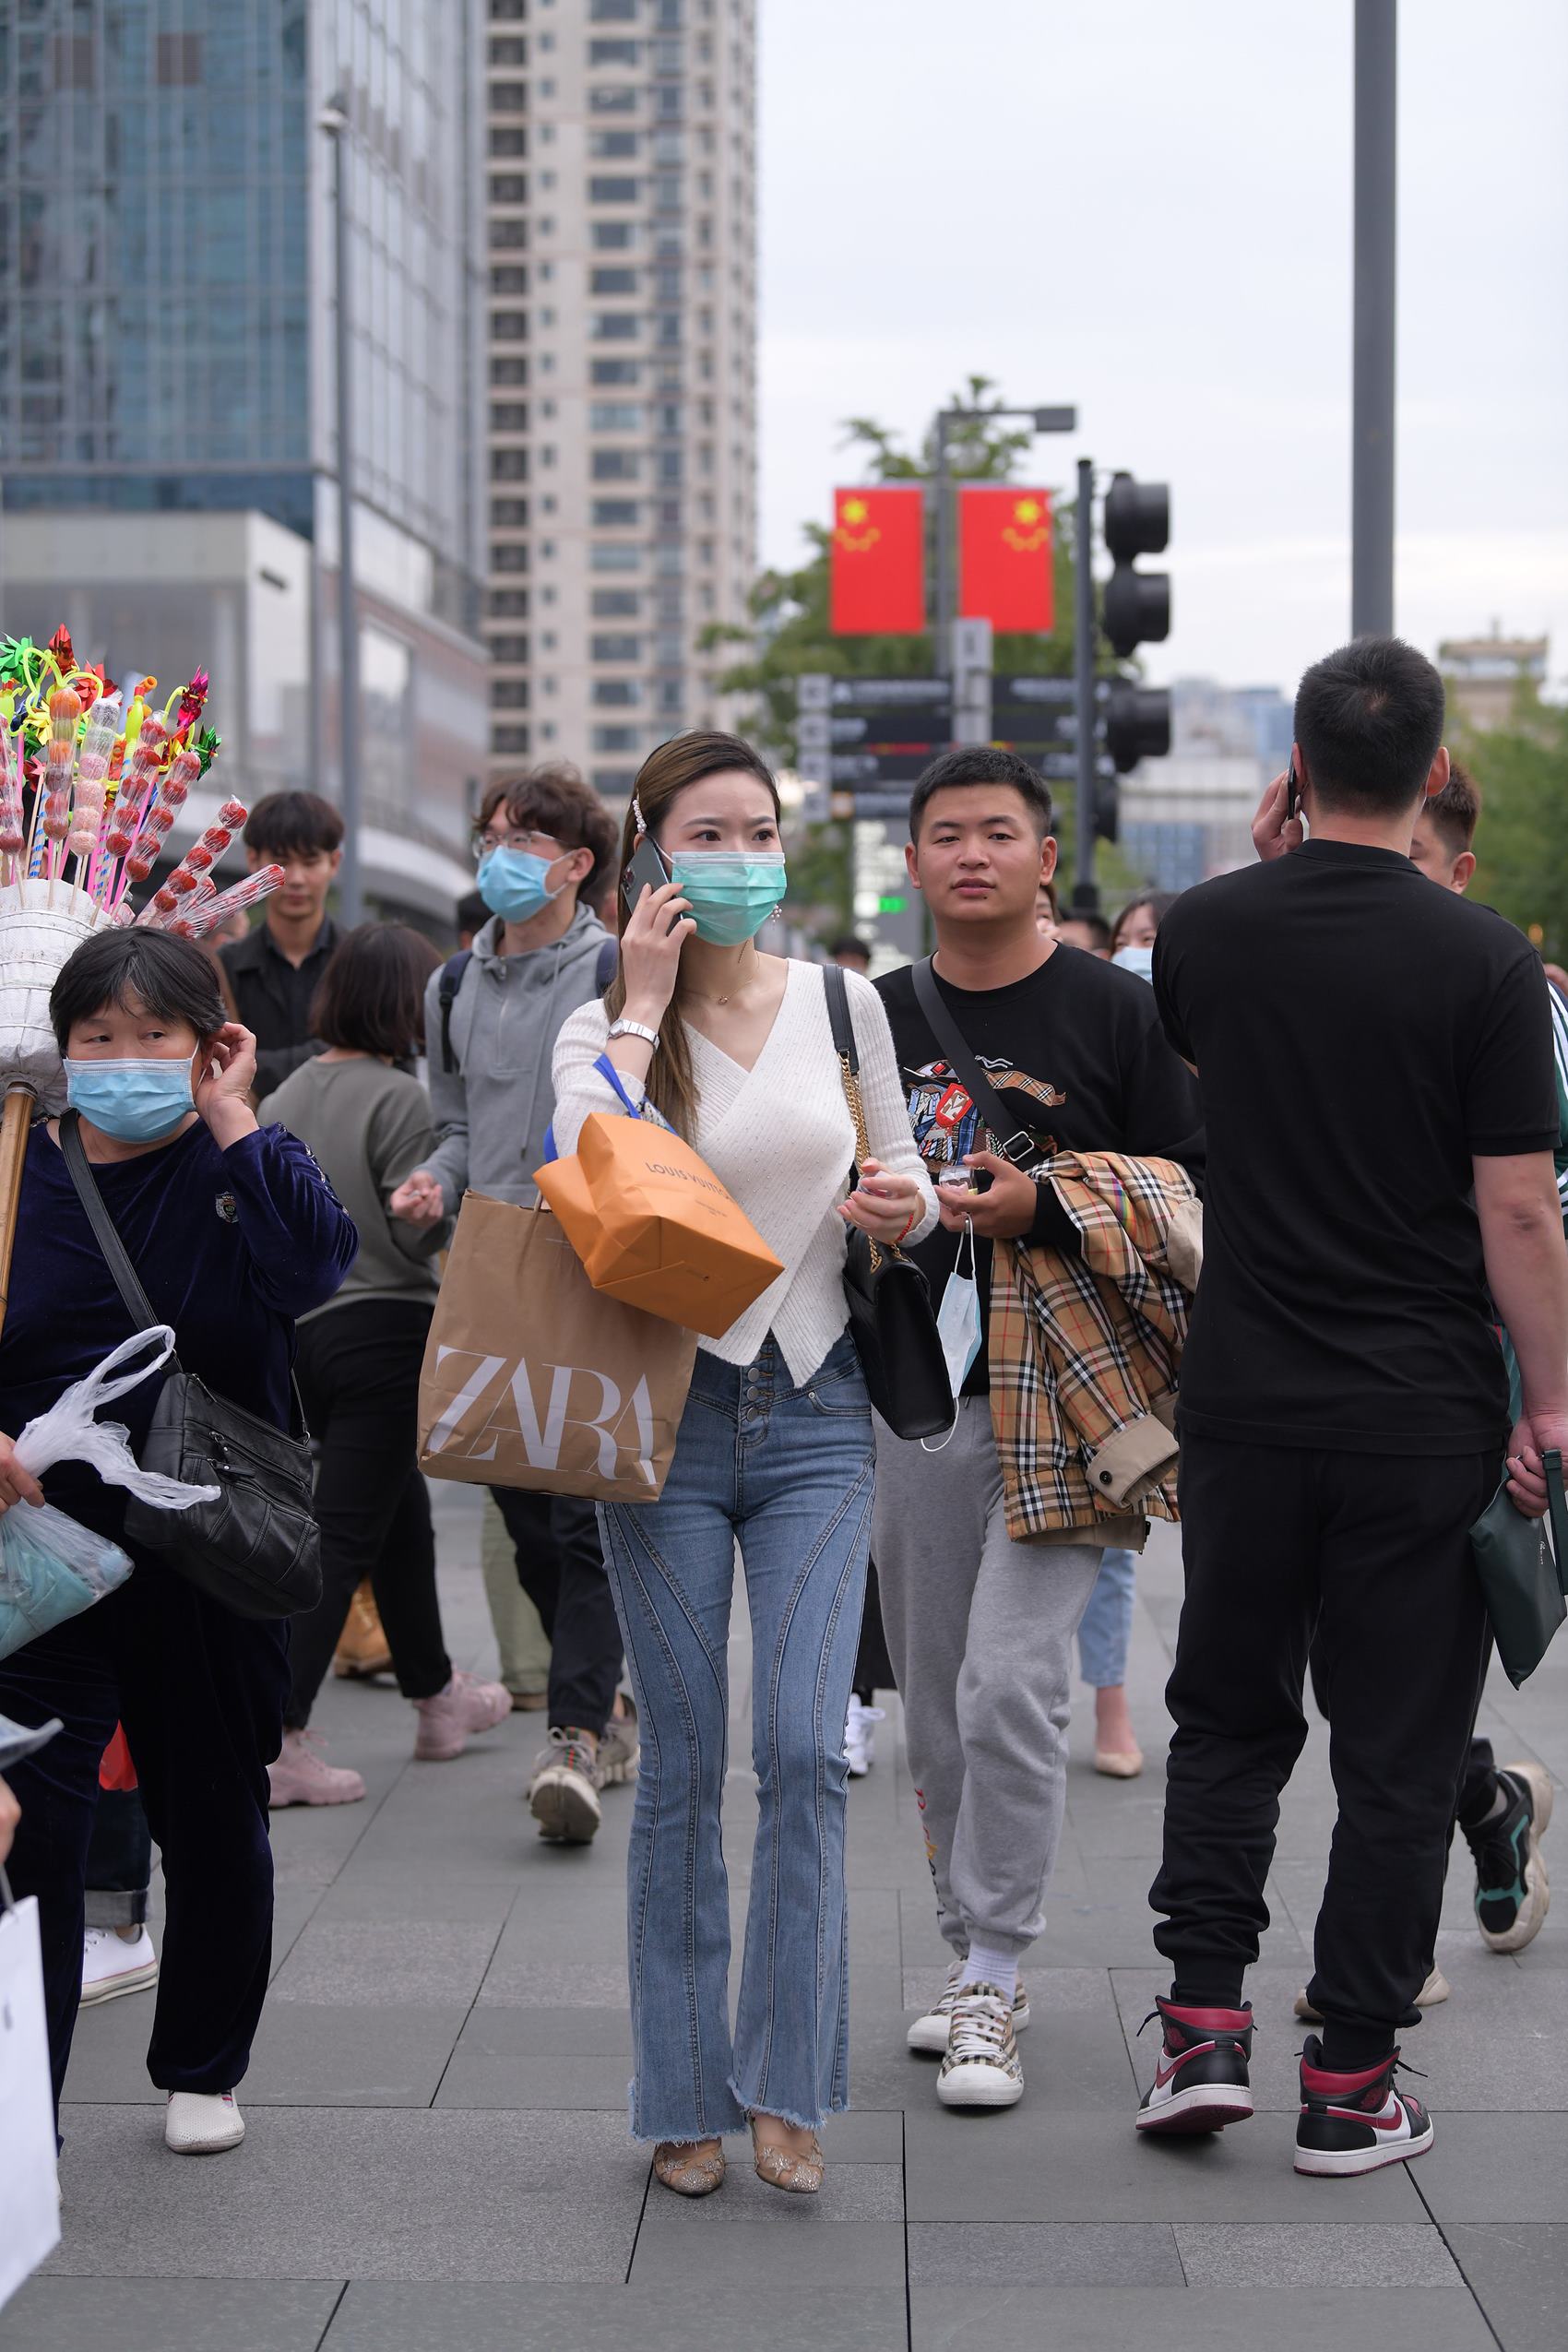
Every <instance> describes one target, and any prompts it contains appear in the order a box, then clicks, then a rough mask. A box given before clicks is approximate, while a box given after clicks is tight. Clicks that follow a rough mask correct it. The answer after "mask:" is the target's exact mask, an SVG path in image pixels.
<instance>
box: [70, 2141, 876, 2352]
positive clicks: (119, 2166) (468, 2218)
mask: <svg viewBox="0 0 1568 2352" xmlns="http://www.w3.org/2000/svg"><path fill="white" fill-rule="evenodd" d="M247 2120H248V2122H249V2127H250V2128H249V2131H248V2132H247V2135H246V2138H245V2140H244V2144H243V2146H241V2147H239V2148H237V2149H235V2150H234V2151H233V2153H232V2155H229V2156H222V2157H214V2158H211V2159H210V2160H208V2162H206V2163H200V2164H196V2163H180V2162H176V2161H175V2160H174V2159H173V2158H172V2157H171V2156H169V2154H168V2152H167V2151H166V2149H165V2148H164V2146H163V2144H162V2137H161V2133H160V2131H159V2129H158V2126H157V2124H156V2123H155V2122H152V2121H150V2120H149V2119H148V2118H147V2117H146V2116H144V2115H142V2114H140V2113H139V2112H137V2110H135V2109H132V2108H95V2109H92V2110H90V2111H89V2112H85V2113H84V2114H83V2115H82V2116H81V2118H80V2122H79V2128H78V2129H77V2130H76V2131H75V2132H73V2133H72V2135H71V2138H70V2140H69V2141H68V2143H67V2144H66V2149H65V2157H64V2160H63V2164H62V2170H61V2181H62V2186H63V2189H64V2192H65V2242H64V2244H63V2246H62V2247H61V2248H60V2250H59V2251H58V2252H57V2253H56V2254H55V2255H54V2256H53V2258H52V2260H51V2263H50V2266H49V2267H50V2270H51V2272H52V2273H53V2274H56V2275H92V2276H96V2277H105V2278H114V2277H123V2278H203V2279H211V2278H219V2279H223V2278H230V2279H234V2278H265V2279H298V2278H302V2277H303V2278H318V2279H344V2278H348V2277H349V2276H350V2275H352V2276H353V2277H355V2278H357V2279H362V2278H388V2279H422V2278H423V2279H513V2280H519V2279H562V2280H565V2279H582V2280H592V2279H599V2280H605V2281H612V2282H616V2283H619V2282H620V2281H621V2280H622V2279H624V2276H625V2275H626V2266H627V2264H628V2263H629V2262H630V2260H631V2254H632V2245H633V2241H634V2239H635V2238H636V2227H637V2218H638V2215H640V2213H641V2211H642V2205H643V2196H644V2192H645V2190H646V2187H647V2153H646V2151H644V2152H640V2153H639V2151H637V2150H636V2149H635V2148H634V2147H632V2145H631V2144H630V2143H629V2142H628V2140H627V2138H626V2127H625V2123H624V2119H622V2118H620V2117H615V2116H596V2115H553V2116H552V2115H517V2114H505V2113H504V2114H475V2113H461V2114H460V2113H456V2112H453V2111H450V2110H448V2111H446V2112H439V2111H435V2110H431V2109H420V2110H419V2111H417V2112H414V2113H409V2112H406V2111H398V2110H388V2109H385V2108H381V2109H378V2108H371V2107H361V2108H356V2109H354V2110H352V2111H345V2110H340V2109H339V2110H334V2109H332V2108H292V2109H279V2110H276V2111H274V2112H270V2113H267V2114H255V2113H253V2114H251V2115H250V2116H249V2117H248V2119H247ZM862 2283H863V2282H862ZM160 2352H163V2347H161V2346H160ZM169 2352H177V2347H176V2346H174V2345H172V2344H171V2346H169Z"/></svg>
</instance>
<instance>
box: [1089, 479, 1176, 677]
mask: <svg viewBox="0 0 1568 2352" xmlns="http://www.w3.org/2000/svg"><path fill="white" fill-rule="evenodd" d="M1169 545H1170V488H1169V485H1168V484H1167V483H1165V482H1163V481H1134V479H1133V477H1132V475H1131V474H1129V473H1118V474H1112V476H1111V487H1110V489H1109V490H1108V491H1107V492H1106V493H1105V546H1106V552H1107V553H1108V554H1109V555H1110V556H1111V560H1112V562H1113V564H1114V565H1115V569H1114V570H1113V571H1112V573H1111V577H1110V578H1109V580H1107V582H1106V584H1105V594H1104V598H1103V600H1102V603H1101V607H1100V626H1101V627H1102V628H1103V629H1104V631H1105V634H1106V636H1108V637H1109V638H1110V640H1111V647H1112V648H1113V650H1114V651H1115V652H1117V653H1118V654H1120V655H1121V656H1122V658H1123V660H1125V659H1126V658H1127V656H1128V655H1129V654H1130V653H1134V652H1135V651H1136V649H1137V647H1139V646H1140V645H1146V644H1153V643H1157V642H1158V640H1160V639H1161V638H1164V637H1168V636H1170V573H1169V572H1140V571H1138V570H1136V569H1135V568H1134V558H1135V557H1137V556H1139V555H1158V554H1159V553H1161V552H1162V551H1163V550H1164V549H1165V548H1166V547H1168V546H1169Z"/></svg>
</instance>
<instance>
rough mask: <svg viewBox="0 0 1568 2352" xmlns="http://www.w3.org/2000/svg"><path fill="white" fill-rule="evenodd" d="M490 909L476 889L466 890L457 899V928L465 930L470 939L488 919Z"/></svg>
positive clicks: (481, 928) (482, 927)
mask: <svg viewBox="0 0 1568 2352" xmlns="http://www.w3.org/2000/svg"><path fill="white" fill-rule="evenodd" d="M490 915H491V909H489V908H488V907H487V906H486V905H485V903H484V900H483V899H482V898H481V897H480V894H479V892H478V891H477V890H470V891H468V892H467V893H466V894H465V896H464V897H461V898H459V899H458V901H457V929H458V930H459V931H460V932H462V931H466V932H468V934H469V938H470V939H471V938H472V937H473V935H474V933H475V932H477V931H482V930H483V929H484V926H485V924H486V923H487V922H488V921H490Z"/></svg>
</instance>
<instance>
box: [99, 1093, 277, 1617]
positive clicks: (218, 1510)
mask: <svg viewBox="0 0 1568 2352" xmlns="http://www.w3.org/2000/svg"><path fill="white" fill-rule="evenodd" d="M60 1146H61V1149H62V1150H63V1151H64V1153H65V1165H66V1167H67V1168H68V1169H69V1170H70V1174H71V1182H72V1183H73V1184H74V1185H75V1186H76V1188H77V1199H78V1200H79V1201H80V1202H81V1205H82V1206H83V1208H84V1209H85V1210H86V1211H87V1214H88V1220H89V1224H90V1225H91V1227H92V1229H93V1232H94V1234H95V1235H96V1236H97V1239H98V1246H99V1248H100V1249H101V1251H102V1253H103V1254H104V1257H105V1258H106V1259H107V1260H108V1264H109V1271H110V1273H111V1274H112V1275H113V1277H114V1281H115V1286H116V1288H117V1289H118V1290H119V1293H120V1296H121V1298H122V1299H124V1301H125V1304H126V1306H127V1307H128V1308H129V1310H130V1313H131V1316H132V1319H133V1321H134V1322H135V1323H136V1324H137V1326H138V1327H139V1328H140V1329H142V1330H144V1331H145V1330H147V1329H148V1328H149V1327H150V1326H152V1325H153V1324H160V1323H162V1321H163V1320H164V1318H163V1317H162V1316H161V1315H160V1314H157V1313H155V1312H154V1310H153V1308H152V1306H151V1303H150V1302H149V1301H148V1295H147V1293H146V1291H145V1290H144V1289H142V1287H141V1283H140V1281H139V1280H138V1279H137V1271H136V1268H135V1266H133V1265H132V1264H131V1261H130V1259H129V1257H128V1256H127V1255H126V1253H125V1243H124V1242H123V1241H121V1239H120V1236H119V1235H118V1233H117V1232H116V1231H115V1230H114V1220H113V1218H112V1217H111V1216H110V1214H109V1211H108V1209H107V1208H106V1207H105V1206H104V1202H103V1195H102V1194H101V1192H100V1191H99V1189H98V1184H97V1182H96V1180H95V1178H94V1176H93V1172H92V1170H91V1167H90V1166H89V1161H88V1156H87V1153H86V1151H85V1150H84V1149H83V1147H82V1139H81V1136H80V1134H79V1133H78V1132H77V1114H76V1112H75V1111H66V1112H65V1115H64V1117H63V1118H62V1119H61V1121H60ZM293 1411H294V1416H295V1420H296V1422H297V1424H298V1428H299V1432H300V1433H299V1434H298V1435H297V1436H295V1435H291V1433H290V1432H288V1431H284V1430H280V1429H275V1428H274V1427H273V1425H272V1423H271V1422H270V1421H264V1420H260V1419H259V1418H258V1417H257V1415H255V1413H248V1412H246V1410H245V1408H244V1406H243V1405H234V1404H232V1403H231V1402H230V1401H229V1399H228V1398H227V1397H226V1396H217V1395H216V1394H215V1393H214V1392H213V1391H212V1390H211V1389H210V1388H208V1385H207V1384H206V1383H205V1381H201V1380H198V1379H197V1378H196V1374H195V1373H194V1372H184V1371H183V1370H182V1369H181V1365H180V1359H179V1357H178V1356H177V1355H175V1356H171V1357H170V1359H169V1368H168V1370H167V1372H165V1373H164V1376H163V1387H162V1391H161V1393H160V1396H159V1399H158V1403H157V1406H156V1408H154V1411H153V1416H152V1427H151V1428H150V1430H149V1431H148V1435H147V1442H146V1443H145V1444H144V1445H143V1447H142V1449H141V1465H142V1467H143V1469H144V1470H159V1471H161V1472H162V1474H163V1476H164V1477H165V1478H170V1479H183V1480H184V1483H185V1484H186V1485H188V1486H215V1487H217V1488H218V1489H219V1494H218V1499H217V1501H216V1502H215V1503H193V1504H192V1505H191V1507H190V1509H189V1510H188V1511H169V1510H166V1509H164V1508H162V1507H161V1506H160V1504H157V1503H142V1502H140V1501H138V1500H137V1498H136V1497H135V1496H133V1497H132V1498H131V1499H130V1501H129V1503H127V1505H126V1510H125V1534H126V1536H127V1538H129V1540H130V1541H131V1542H132V1543H135V1544H140V1545H142V1546H143V1547H144V1548H145V1549H146V1550H148V1551H156V1552H158V1553H160V1555H161V1556H162V1558H163V1559H165V1560H166V1561H167V1562H168V1563H169V1565H170V1567H171V1568H175V1569H177V1570H178V1571H179V1573H180V1574H181V1575H182V1576H184V1577H186V1578H188V1579H189V1581H190V1582H191V1583H192V1584H193V1585H195V1586H197V1587H198V1589H199V1590H200V1591H202V1592H204V1593H206V1594H207V1595H208V1597H209V1598H211V1599H213V1600H217V1601H221V1602H222V1604H223V1606H224V1608H225V1609H229V1610H232V1611H233V1613H234V1615H235V1616H236V1617H258V1618H267V1617H271V1618H276V1617H293V1616H296V1615H298V1613H299V1612H300V1611H301V1610H306V1609H314V1608H315V1605H316V1603H317V1601H318V1600H319V1599H320V1598H321V1536H320V1531H319V1529H318V1528H317V1526H316V1524H315V1512H314V1510H313V1509H312V1505H311V1455H310V1439H309V1436H308V1434H307V1433H306V1431H305V1428H304V1415H303V1411H302V1409H301V1407H300V1401H299V1394H298V1391H297V1390H296V1391H295V1392H294V1400H293Z"/></svg>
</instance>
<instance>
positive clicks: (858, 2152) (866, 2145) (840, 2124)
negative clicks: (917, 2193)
mask: <svg viewBox="0 0 1568 2352" xmlns="http://www.w3.org/2000/svg"><path fill="white" fill-rule="evenodd" d="M817 2137H818V2139H819V2140H820V2141H821V2142H822V2148H823V2154H824V2155H825V2156H826V2158H827V2161H828V2163H829V2164H830V2165H835V2164H897V2165H902V2163H903V2161H904V2118H903V2116H902V2115H901V2114H899V2113H898V2112H897V2110H896V2109H892V2108H850V2109H849V2113H848V2114H847V2115H831V2116H829V2117H828V2119H827V2121H826V2123H825V2124H824V2125H823V2127H822V2129H821V2131H820V2132H818V2133H817Z"/></svg>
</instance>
